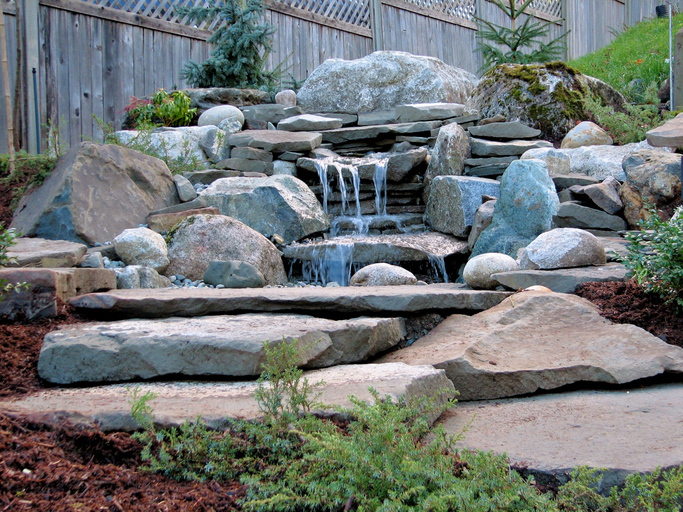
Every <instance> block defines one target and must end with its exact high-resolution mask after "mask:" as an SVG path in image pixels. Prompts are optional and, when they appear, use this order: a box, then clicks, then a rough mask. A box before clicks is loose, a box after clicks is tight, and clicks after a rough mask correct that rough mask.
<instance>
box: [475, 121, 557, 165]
mask: <svg viewBox="0 0 683 512" xmlns="http://www.w3.org/2000/svg"><path fill="white" fill-rule="evenodd" d="M486 126H489V125H484V127H486ZM470 145H471V148H472V155H473V156H475V157H482V158H484V157H485V158H489V157H496V156H519V155H522V154H524V153H525V152H526V151H528V150H530V149H537V148H552V147H553V145H552V144H551V143H550V142H547V141H545V140H512V141H508V142H496V141H494V140H484V139H477V138H475V137H470Z"/></svg>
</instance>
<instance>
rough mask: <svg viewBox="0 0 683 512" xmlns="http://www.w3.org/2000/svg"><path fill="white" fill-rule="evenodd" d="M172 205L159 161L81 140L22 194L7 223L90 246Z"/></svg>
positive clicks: (172, 193)
mask: <svg viewBox="0 0 683 512" xmlns="http://www.w3.org/2000/svg"><path fill="white" fill-rule="evenodd" d="M103 185H105V186H103ZM177 203H178V193H177V192H176V186H175V183H174V182H173V176H172V175H171V171H169V169H168V167H167V166H166V164H165V163H164V162H163V161H161V160H159V159H158V158H154V157H151V156H147V155H144V154H142V153H140V152H139V151H134V150H132V149H128V148H124V147H121V146H117V145H115V144H96V143H94V142H83V143H81V144H79V145H77V146H75V147H74V148H72V149H71V151H69V152H68V153H67V154H66V155H64V156H63V157H61V158H60V159H59V162H58V163H57V166H56V167H55V169H54V170H53V171H52V173H51V174H50V176H48V177H47V179H46V180H45V181H44V182H43V184H42V185H41V186H40V187H38V188H37V189H36V190H35V191H34V192H32V193H30V194H27V195H26V196H24V198H23V199H22V200H21V202H20V203H19V206H18V207H17V210H16V212H15V216H14V220H13V221H12V224H11V227H13V228H16V229H17V231H21V232H22V233H23V235H24V236H37V237H41V238H47V239H50V240H69V241H71V242H78V243H85V244H87V245H93V244H94V243H96V242H99V243H104V242H106V241H108V240H112V239H113V238H114V237H115V236H116V235H118V234H119V233H121V232H122V231H123V230H124V229H127V228H134V227H137V226H138V225H140V224H144V223H145V222H146V219H147V215H148V214H149V212H151V211H154V210H160V209H162V208H166V207H168V206H171V205H174V204H177Z"/></svg>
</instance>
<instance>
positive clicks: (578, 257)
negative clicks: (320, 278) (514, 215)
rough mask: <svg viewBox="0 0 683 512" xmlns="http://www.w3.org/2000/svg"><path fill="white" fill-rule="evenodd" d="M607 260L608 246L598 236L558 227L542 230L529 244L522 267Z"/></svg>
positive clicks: (539, 267) (536, 268) (602, 261)
mask: <svg viewBox="0 0 683 512" xmlns="http://www.w3.org/2000/svg"><path fill="white" fill-rule="evenodd" d="M606 262H607V259H606V256H605V246H604V245H602V242H601V241H600V239H599V238H598V237H596V236H594V235H592V234H591V233H589V232H588V231H584V230H582V229H573V228H558V229H553V230H551V231H547V232H546V233H541V234H540V235H539V236H538V237H537V238H536V239H535V240H534V241H533V242H531V243H530V244H529V245H527V246H526V248H525V249H524V250H523V251H522V254H521V256H520V258H519V268H520V269H522V270H539V269H541V270H552V269H557V268H572V267H584V266H588V265H604V264H605V263H606ZM504 272H507V271H504Z"/></svg>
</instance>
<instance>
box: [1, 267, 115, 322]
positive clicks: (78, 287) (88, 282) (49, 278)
mask: <svg viewBox="0 0 683 512" xmlns="http://www.w3.org/2000/svg"><path fill="white" fill-rule="evenodd" d="M0 279H6V280H7V282H8V283H27V284H28V285H29V288H28V291H26V290H22V291H21V292H16V291H13V292H11V293H9V294H7V295H6V296H5V297H4V298H3V300H2V301H0V316H2V315H7V316H8V317H9V318H11V319H14V318H17V317H18V316H25V317H26V318H28V319H33V318H47V317H52V316H56V315H57V314H59V312H60V311H61V307H60V301H63V302H67V301H69V300H70V299H72V298H73V297H76V296H78V295H81V294H86V293H92V292H99V291H107V290H112V289H116V274H115V273H114V270H111V269H104V268H68V269H67V268H57V269H53V268H12V269H0Z"/></svg>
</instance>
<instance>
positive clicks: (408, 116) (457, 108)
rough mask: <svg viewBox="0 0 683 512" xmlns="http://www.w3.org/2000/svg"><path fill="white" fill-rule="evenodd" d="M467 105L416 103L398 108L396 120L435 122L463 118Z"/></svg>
mask: <svg viewBox="0 0 683 512" xmlns="http://www.w3.org/2000/svg"><path fill="white" fill-rule="evenodd" d="M464 112H465V105H462V104H461V103H414V104H411V105H397V106H396V120H397V121H398V122H399V123H412V122H415V121H433V120H437V119H449V118H451V117H459V116H462V115H463V114H464Z"/></svg>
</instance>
